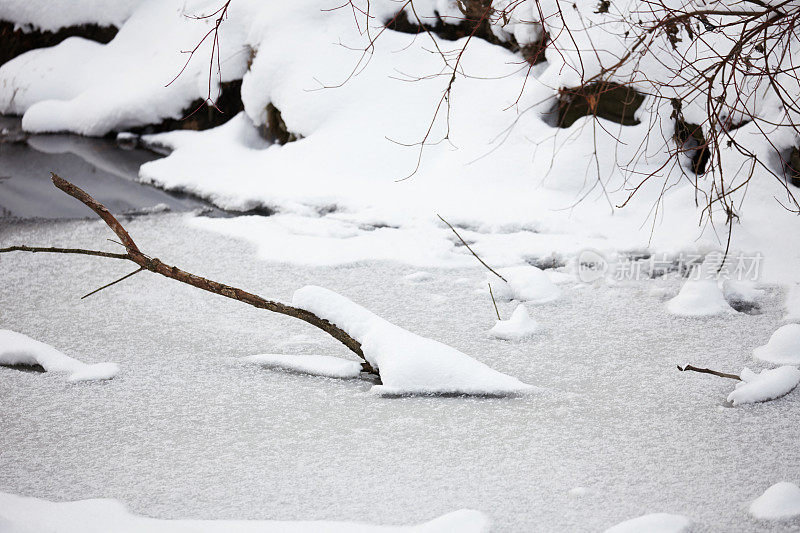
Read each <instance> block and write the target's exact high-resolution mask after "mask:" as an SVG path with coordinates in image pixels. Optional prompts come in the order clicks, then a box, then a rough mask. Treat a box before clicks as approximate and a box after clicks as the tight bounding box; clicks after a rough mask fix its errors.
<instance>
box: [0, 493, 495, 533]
mask: <svg viewBox="0 0 800 533" xmlns="http://www.w3.org/2000/svg"><path fill="white" fill-rule="evenodd" d="M0 531H3V532H4V533H5V532H6V531H8V532H9V533H12V532H13V533H33V532H37V533H42V532H47V533H109V532H110V531H115V532H120V533H123V532H124V533H142V532H145V531H146V532H148V533H317V532H320V533H373V532H374V533H401V532H406V533H446V532H450V531H459V532H463V533H488V531H489V519H488V518H487V517H486V516H485V515H484V514H483V513H481V512H479V511H472V510H467V509H462V510H460V511H454V512H452V513H449V514H446V515H444V516H441V517H439V518H435V519H433V520H431V521H429V522H425V523H423V524H419V525H416V526H405V527H404V526H377V525H368V524H361V523H356V522H333V521H307V522H300V521H298V522H290V521H278V520H158V519H155V518H147V517H144V516H139V515H135V514H132V513H131V512H130V511H128V509H127V508H126V507H125V505H123V504H122V503H121V502H119V501H117V500H110V499H95V500H80V501H73V502H60V503H57V502H50V501H47V500H41V499H38V498H26V497H23V496H16V495H14V494H7V493H2V492H0Z"/></svg>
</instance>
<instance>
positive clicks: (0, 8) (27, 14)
mask: <svg viewBox="0 0 800 533" xmlns="http://www.w3.org/2000/svg"><path fill="white" fill-rule="evenodd" d="M142 3H143V0H81V1H80V2H53V1H51V0H3V2H0V20H8V21H10V22H14V23H16V24H17V25H18V26H33V27H34V28H38V29H41V30H45V31H57V30H59V29H61V28H65V27H67V26H77V25H80V24H92V23H94V24H97V25H99V26H109V25H111V26H117V27H119V26H121V25H122V23H123V22H125V20H127V19H128V17H130V16H131V13H133V11H134V9H136V8H137V7H139V5H140V4H142Z"/></svg>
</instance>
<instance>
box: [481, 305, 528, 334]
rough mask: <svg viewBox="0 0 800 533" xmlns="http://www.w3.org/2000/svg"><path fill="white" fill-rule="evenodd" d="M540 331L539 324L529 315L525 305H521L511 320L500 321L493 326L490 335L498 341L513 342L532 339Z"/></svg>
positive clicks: (515, 310)
mask: <svg viewBox="0 0 800 533" xmlns="http://www.w3.org/2000/svg"><path fill="white" fill-rule="evenodd" d="M539 330H540V326H539V323H538V322H536V320H534V319H533V318H531V316H530V315H529V314H528V310H527V309H526V308H525V304H519V305H518V306H517V307H516V309H514V312H513V313H512V314H511V318H509V319H508V320H498V321H497V324H495V325H494V326H492V329H490V330H489V335H490V336H492V337H495V338H497V339H503V340H508V341H513V340H520V339H524V338H526V337H530V336H531V335H533V334H535V333H538V332H539Z"/></svg>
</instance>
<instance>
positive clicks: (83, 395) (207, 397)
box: [0, 206, 800, 532]
mask: <svg viewBox="0 0 800 533" xmlns="http://www.w3.org/2000/svg"><path fill="white" fill-rule="evenodd" d="M79 207H81V206H79ZM190 216H191V215H181V214H161V215H152V216H146V217H139V218H135V219H133V220H130V221H128V222H127V223H126V225H127V227H128V228H129V229H130V231H131V233H132V235H133V237H134V238H135V239H136V241H137V243H138V244H139V246H140V247H141V248H142V250H143V251H145V253H149V254H151V255H154V256H157V257H159V258H161V259H162V260H164V261H166V262H168V263H173V264H176V265H178V266H180V267H182V268H184V269H187V270H189V271H190V272H193V273H196V274H199V275H205V276H208V277H211V278H212V279H216V280H219V281H223V282H228V283H231V284H233V285H236V286H239V287H241V288H244V289H247V290H251V291H253V292H256V293H258V294H261V295H263V296H267V297H270V296H271V297H275V298H279V299H282V300H285V301H288V300H289V299H290V297H291V294H292V292H293V291H294V290H295V289H296V288H299V287H301V286H303V285H305V284H310V283H313V284H317V285H322V286H325V287H328V288H330V289H332V290H335V291H337V292H340V293H341V294H343V295H345V296H347V297H349V298H351V299H353V300H354V301H356V302H358V303H360V304H362V305H364V306H366V307H368V308H369V309H371V310H373V311H374V312H376V313H378V314H379V315H381V316H383V317H384V318H386V319H388V320H391V321H393V322H395V323H396V324H398V325H400V326H402V327H405V328H407V329H409V330H411V331H414V332H416V333H419V334H422V335H425V336H429V337H432V338H435V339H437V340H440V341H443V342H446V343H448V344H450V345H452V346H454V347H456V348H458V349H460V350H462V351H464V352H466V353H468V354H470V355H472V356H473V357H475V358H477V359H479V360H481V361H483V362H485V363H487V364H489V365H490V366H492V367H493V368H495V369H497V370H500V371H502V372H506V373H508V374H511V375H513V376H516V377H518V378H520V379H521V380H523V381H525V382H527V383H531V384H534V385H538V386H540V387H544V388H547V389H548V390H549V392H547V393H537V394H533V395H530V396H527V397H521V398H512V399H497V398H494V399H480V398H395V399H390V398H380V397H376V396H374V395H371V394H370V393H369V392H368V389H369V385H368V384H367V383H366V382H362V381H342V380H335V379H329V378H320V377H310V376H303V375H297V374H290V373H285V372H276V371H270V370H264V369H260V368H257V367H254V366H251V365H245V364H241V363H237V362H232V361H231V360H230V359H231V358H234V357H241V356H246V355H252V354H257V353H269V352H278V353H280V352H282V353H317V354H326V355H343V356H345V357H349V356H348V355H347V351H346V350H345V349H344V348H343V347H340V346H339V345H337V344H336V343H335V341H333V340H331V339H329V338H328V337H326V336H325V335H324V334H322V333H320V332H317V331H316V330H314V329H313V328H311V327H310V326H307V325H305V324H304V323H301V322H299V321H296V320H293V319H289V318H286V317H281V316H278V315H274V314H271V313H268V312H265V311H261V310H257V309H253V308H250V307H248V306H246V305H244V304H240V303H238V302H234V301H229V300H226V299H224V298H221V297H218V296H214V295H210V294H206V293H203V292H201V291H199V290H197V289H194V288H191V287H186V286H183V285H181V284H179V283H177V282H174V281H172V280H168V279H164V278H160V277H158V276H156V275H153V274H149V273H142V274H139V275H138V276H135V277H134V278H132V279H130V280H127V281H125V282H123V283H122V284H119V285H117V286H114V287H112V288H110V289H107V290H105V291H103V292H101V293H99V294H97V295H96V296H93V297H91V298H88V299H86V300H82V301H81V300H79V298H80V296H82V295H83V294H85V293H87V292H89V291H90V290H92V289H94V288H96V287H99V286H100V285H103V284H104V283H107V282H109V281H111V280H113V279H115V278H116V277H119V276H121V275H123V274H125V273H128V272H130V271H132V270H134V268H133V265H131V264H128V263H122V262H116V261H113V260H106V259H94V258H83V257H77V256H54V255H46V254H37V255H32V254H14V255H11V254H6V255H3V256H2V257H0V328H9V329H12V330H15V331H19V332H21V333H25V334H27V335H30V336H32V337H34V338H36V339H38V340H41V341H44V342H47V343H50V344H52V345H54V346H55V347H57V348H59V349H62V350H63V351H65V352H66V353H68V354H70V355H74V354H81V355H82V356H83V360H84V361H86V362H88V363H93V362H97V361H114V362H117V363H119V364H120V366H121V368H122V372H121V374H120V376H119V377H117V378H116V379H114V380H113V381H109V382H104V383H95V384H78V385H70V384H67V383H65V382H64V381H63V380H62V379H61V378H59V377H56V376H51V375H48V374H35V373H26V372H19V371H16V370H12V369H8V368H0V405H2V406H3V415H2V418H1V419H0V491H3V492H11V493H16V494H22V495H28V496H37V497H41V498H47V499H51V500H73V499H82V498H89V497H107V498H118V499H120V500H122V501H123V502H125V503H127V504H128V505H129V506H130V508H131V510H132V511H133V512H136V513H140V514H145V515H150V516H154V517H161V518H188V517H191V518H206V519H211V518H240V519H242V518H250V519H256V518H259V519H304V520H309V519H332V520H333V519H337V520H359V521H368V522H373V523H387V524H388V523H398V524H400V523H402V524H409V523H414V522H419V521H422V520H425V519H430V518H433V517H435V516H438V515H441V514H444V513H446V512H449V511H452V510H455V509H459V508H464V507H466V508H473V509H479V510H482V511H484V512H486V513H487V514H488V515H489V516H490V517H491V519H492V520H493V522H494V525H495V530H496V531H503V532H506V531H508V532H511V531H568V532H582V531H587V532H588V531H602V530H603V529H605V528H607V527H610V526H612V525H614V524H616V523H618V522H621V521H623V520H626V519H629V518H633V517H636V516H639V515H642V514H646V513H654V512H667V513H678V514H685V515H687V516H689V517H690V518H692V519H693V520H694V521H695V522H696V527H695V529H693V531H714V532H732V531H786V532H788V531H798V528H800V523H799V522H798V521H797V520H795V521H789V522H783V523H769V522H757V521H755V520H754V519H752V518H751V517H750V516H749V515H748V514H747V507H748V505H749V504H750V502H751V501H752V500H753V499H755V498H756V497H758V496H759V495H760V494H761V493H762V492H763V491H764V490H765V489H766V488H767V487H769V486H770V485H772V484H773V483H776V482H778V481H793V482H798V481H800V446H798V442H800V424H799V423H798V420H800V417H798V414H800V392H799V391H797V390H795V391H794V392H792V393H791V394H789V395H788V396H786V397H784V398H782V399H779V400H777V401H773V402H768V403H764V404H756V405H749V406H744V407H737V408H729V407H727V406H725V404H724V398H725V397H726V396H727V394H728V393H729V392H730V391H731V390H732V389H733V382H732V381H729V380H725V379H720V378H715V377H712V376H705V375H700V374H692V373H680V372H678V371H677V370H676V368H675V365H676V364H686V363H691V364H694V365H697V366H707V367H711V368H715V369H718V370H722V371H728V372H739V371H740V370H741V367H742V366H744V365H748V366H750V367H751V368H762V367H761V366H759V364H757V363H754V362H753V361H752V356H751V352H752V349H753V348H754V347H756V346H759V345H761V344H764V343H765V342H766V341H767V339H769V336H770V334H771V333H772V332H773V331H774V330H775V329H776V328H777V327H778V326H779V325H780V323H781V317H782V312H781V305H782V300H783V295H782V294H781V293H780V292H779V291H777V290H775V289H772V290H770V291H769V293H768V295H767V297H766V299H765V304H764V307H763V309H762V312H761V313H760V314H754V315H746V314H737V315H735V316H732V317H720V318H706V319H690V318H681V317H675V316H671V315H669V314H667V313H666V312H665V309H664V300H665V299H666V298H668V297H670V296H672V295H674V294H675V293H676V292H677V290H678V288H679V286H680V281H679V280H677V279H674V278H668V279H659V280H653V281H646V282H637V283H634V284H630V285H617V286H603V287H599V288H590V287H584V286H580V285H576V284H570V283H568V284H566V285H563V286H562V288H563V289H564V296H563V297H562V299H561V300H559V301H557V302H554V303H550V304H545V305H539V306H529V310H530V312H531V315H532V316H533V317H534V318H535V319H536V320H537V321H539V322H540V323H541V325H542V327H543V330H544V333H543V334H541V335H538V336H534V337H532V338H530V339H528V340H525V341H522V342H519V343H510V342H506V341H501V340H496V339H492V338H490V337H489V336H488V335H486V331H487V330H488V329H489V328H490V327H491V326H492V325H493V324H494V322H495V317H494V309H493V307H492V305H491V301H490V300H489V298H488V295H486V294H482V293H480V294H479V293H476V292H475V289H476V288H477V287H479V286H480V285H481V283H482V281H483V279H484V271H483V270H482V269H481V268H478V267H476V268H474V269H462V270H436V269H432V270H431V269H428V271H429V272H430V273H431V274H432V276H431V279H429V280H422V281H412V280H409V279H406V278H405V276H406V275H408V274H411V273H413V272H414V271H415V269H413V268H409V267H406V266H402V265H397V264H387V263H361V264H355V265H349V266H339V267H328V268H306V267H297V266H293V265H286V264H273V263H266V262H263V261H259V260H258V259H257V258H256V257H255V250H254V249H253V248H250V247H248V246H247V245H244V244H242V243H240V242H238V241H234V240H230V239H227V238H225V237H223V236H220V235H219V234H215V233H206V232H204V231H201V230H199V229H196V228H192V227H189V226H187V225H186V224H185V221H186V219H187V218H188V217H190ZM110 236H111V234H110V232H109V231H108V230H107V228H106V227H105V226H104V225H102V224H101V223H100V222H97V221H73V222H69V221H68V222H48V223H29V222H19V223H4V222H0V246H5V245H9V244H19V243H26V244H32V245H63V246H66V245H69V246H83V247H89V248H97V247H102V248H104V249H113V246H114V245H113V244H111V243H108V242H107V241H106V240H105V239H106V238H107V237H110ZM459 278H468V280H469V283H464V282H458V280H459ZM652 289H665V290H666V291H665V292H664V291H662V292H661V293H659V292H658V291H653V290H652ZM513 308H514V304H502V305H501V307H500V311H501V313H503V315H504V317H507V316H509V315H510V313H511V311H512V310H513ZM576 487H585V488H586V489H587V491H586V493H585V494H583V495H580V496H570V494H569V491H570V490H571V489H573V488H576Z"/></svg>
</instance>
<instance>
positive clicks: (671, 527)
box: [605, 513, 692, 533]
mask: <svg viewBox="0 0 800 533" xmlns="http://www.w3.org/2000/svg"><path fill="white" fill-rule="evenodd" d="M690 525H692V521H691V520H689V519H688V518H686V517H685V516H683V515H679V514H669V513H653V514H647V515H644V516H640V517H638V518H632V519H631V520H626V521H625V522H621V523H619V524H617V525H616V526H613V527H610V528H608V529H606V531H605V533H683V532H684V531H688V530H689V526H690Z"/></svg>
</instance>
